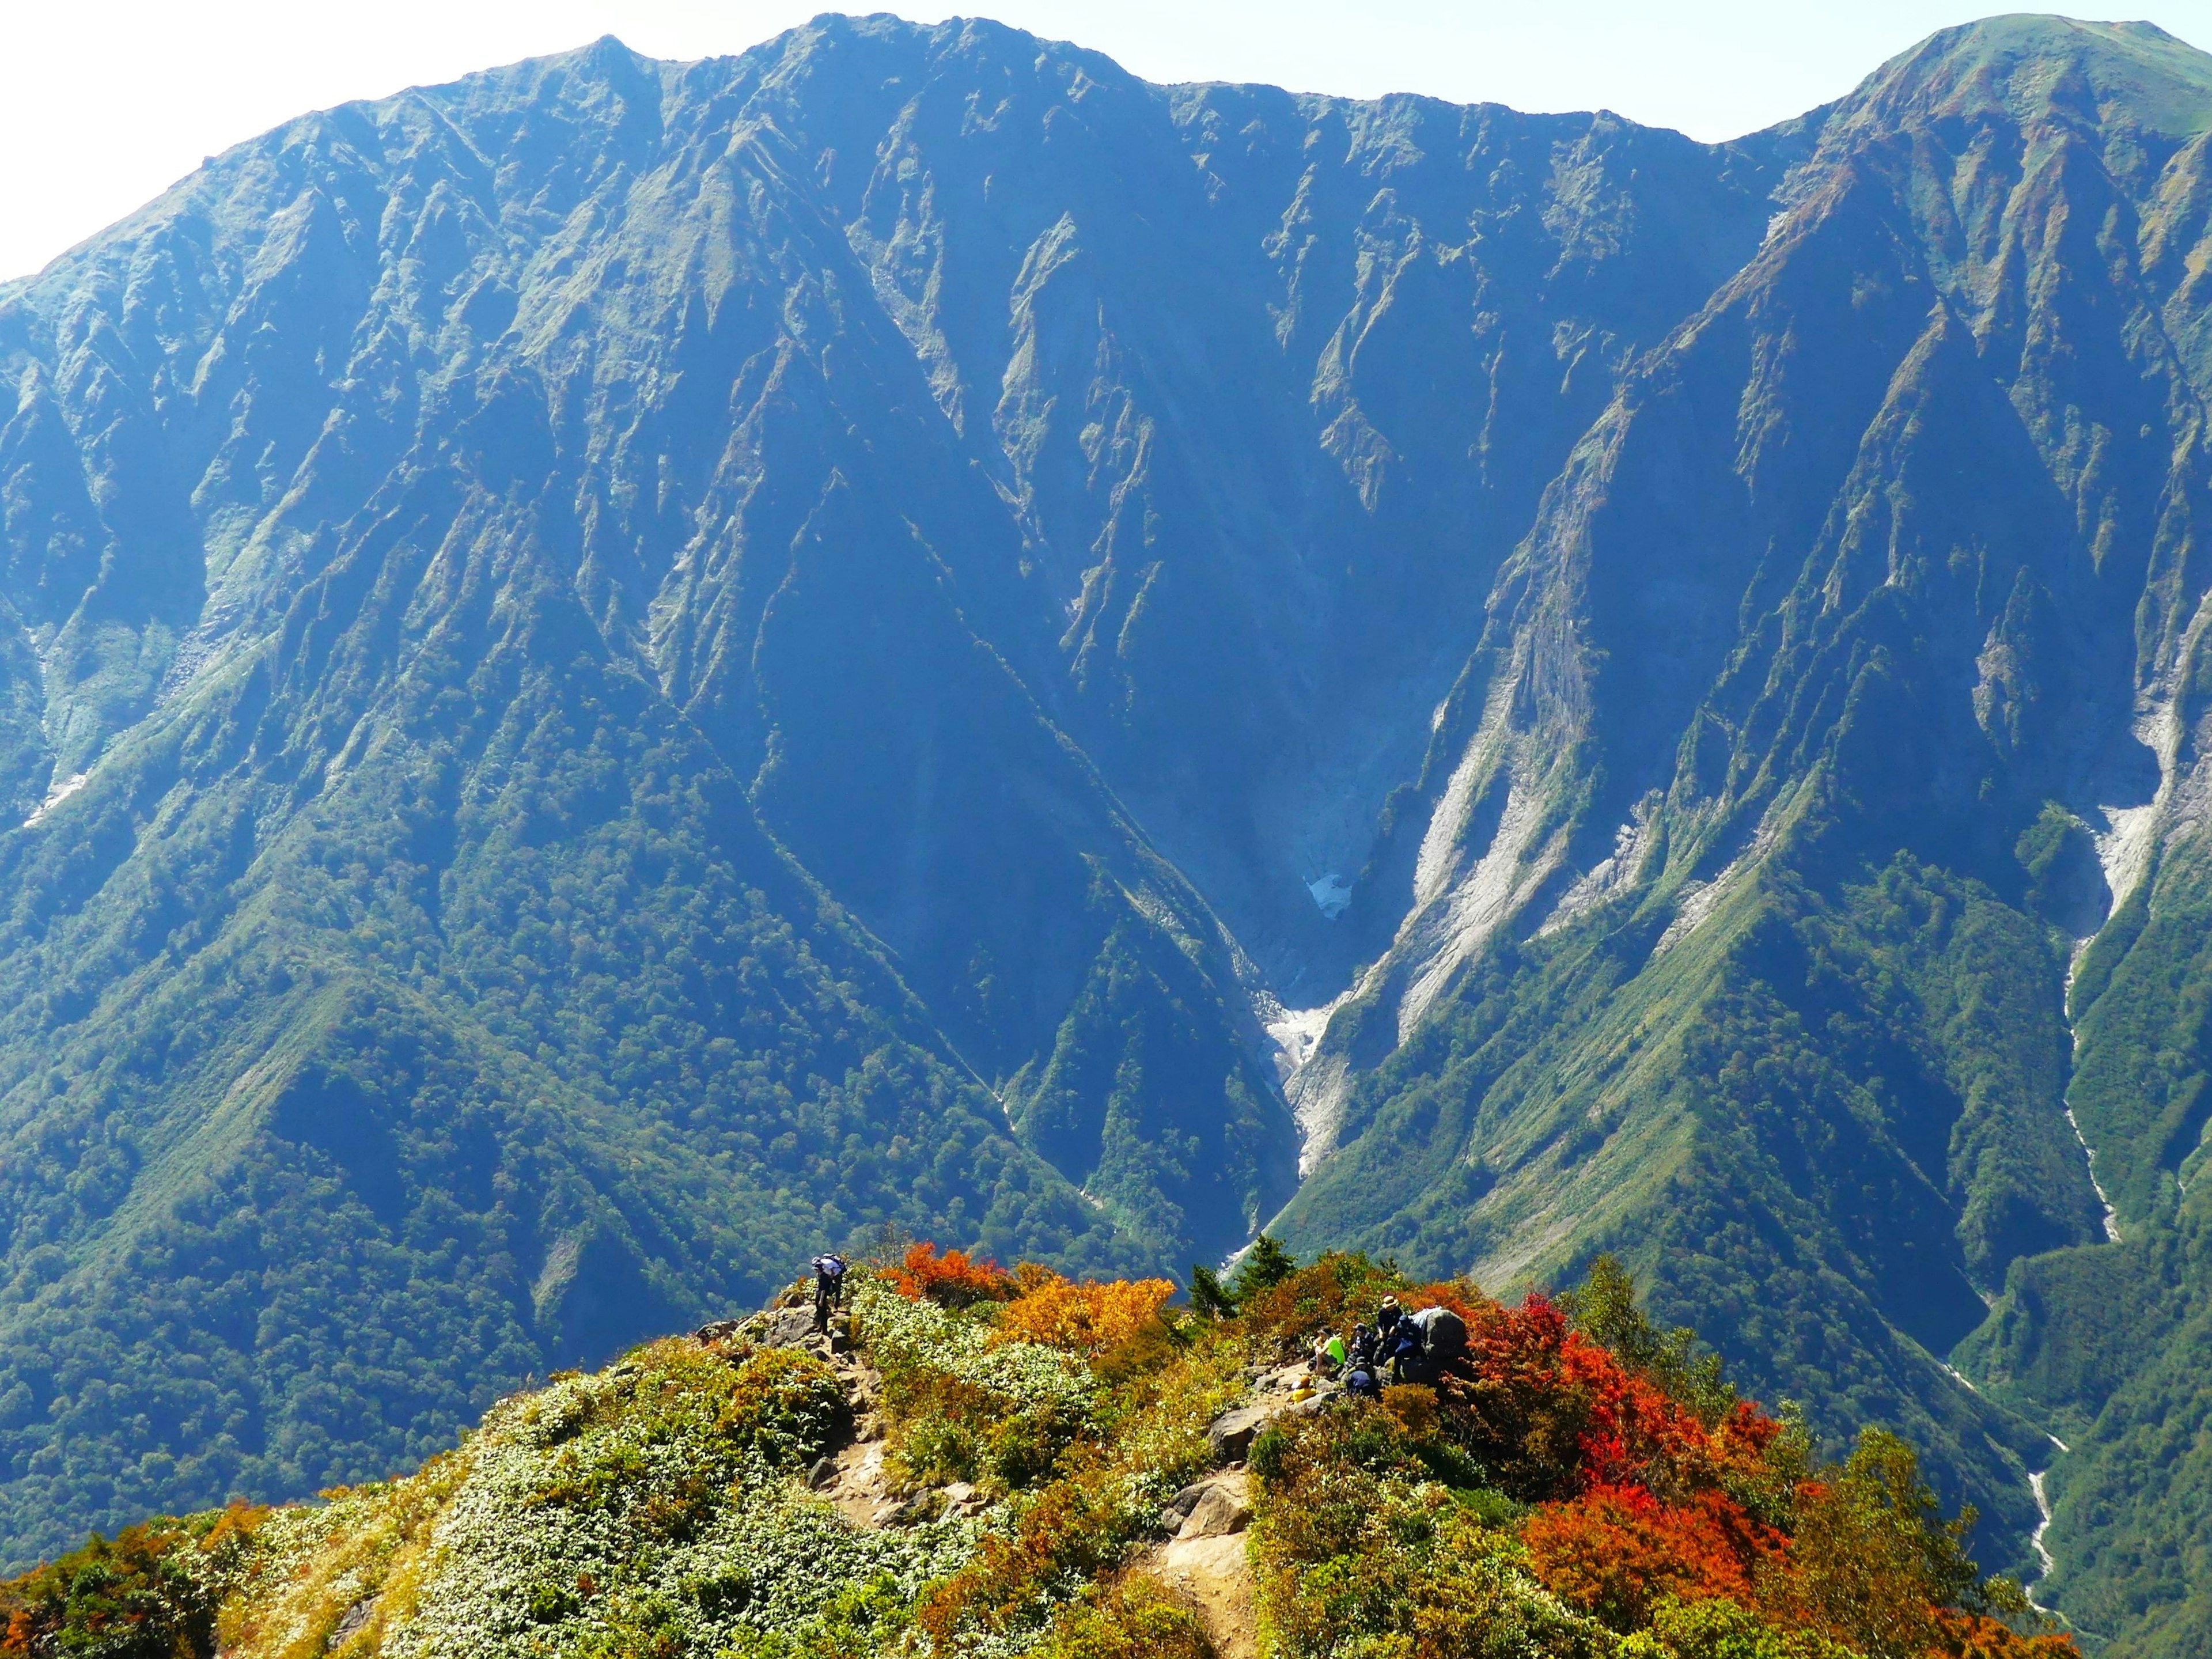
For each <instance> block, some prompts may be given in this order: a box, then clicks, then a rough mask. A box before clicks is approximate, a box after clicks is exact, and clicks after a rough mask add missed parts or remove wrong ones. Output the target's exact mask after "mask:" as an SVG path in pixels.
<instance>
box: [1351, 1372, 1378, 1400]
mask: <svg viewBox="0 0 2212 1659" xmlns="http://www.w3.org/2000/svg"><path fill="white" fill-rule="evenodd" d="M1344 1391H1345V1392H1346V1394H1348V1395H1351V1396H1352V1398H1353V1399H1354V1400H1380V1399H1381V1398H1382V1397H1383V1384H1382V1383H1380V1382H1379V1381H1378V1380H1377V1379H1376V1375H1375V1372H1374V1370H1373V1368H1372V1367H1370V1366H1367V1365H1360V1364H1355V1365H1353V1366H1352V1369H1351V1370H1348V1371H1346V1373H1345V1374H1344Z"/></svg>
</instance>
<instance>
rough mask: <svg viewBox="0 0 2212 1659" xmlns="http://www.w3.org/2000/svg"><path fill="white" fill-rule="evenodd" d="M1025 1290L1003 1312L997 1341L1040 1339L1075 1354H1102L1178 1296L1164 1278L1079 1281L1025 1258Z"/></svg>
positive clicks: (1023, 1276) (1134, 1331)
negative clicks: (1170, 1298) (1099, 1282)
mask: <svg viewBox="0 0 2212 1659" xmlns="http://www.w3.org/2000/svg"><path fill="white" fill-rule="evenodd" d="M1020 1273H1021V1280H1022V1285H1023V1287H1024V1288H1023V1291H1022V1294H1021V1295H1020V1296H1018V1297H1016V1298H1015V1299H1014V1300H1013V1301H1012V1302H1009V1303H1008V1304H1006V1308H1005V1310H1004V1311H1002V1312H1001V1313H1000V1316H999V1328H998V1331H997V1334H995V1335H994V1337H993V1338H992V1340H993V1341H994V1342H1039V1343H1042V1344H1043V1345H1044V1346H1047V1347H1052V1348H1061V1349H1066V1350H1067V1351H1068V1352H1073V1353H1098V1352H1103V1350H1105V1349H1108V1348H1111V1347H1115V1346H1118V1345H1120V1344H1121V1343H1123V1342H1127V1340H1129V1339H1130V1338H1131V1337H1133V1336H1134V1335H1136V1334H1137V1333H1138V1332H1139V1331H1141V1330H1143V1329H1144V1328H1146V1326H1147V1325H1149V1324H1151V1323H1152V1321H1154V1320H1155V1319H1157V1318H1158V1317H1159V1312H1160V1310H1161V1308H1163V1307H1164V1306H1165V1305H1166V1303H1167V1299H1168V1298H1169V1297H1171V1296H1173V1295H1174V1294H1175V1286H1174V1285H1170V1283H1168V1281H1167V1280H1166V1279H1112V1280H1109V1281H1108V1282H1107V1283H1105V1284H1082V1285H1079V1284H1076V1283H1075V1282H1074V1281H1073V1280H1071V1279H1062V1278H1061V1277H1060V1275H1059V1274H1058V1273H1051V1272H1048V1270H1046V1269H1044V1268H1041V1267H1036V1265H1035V1264H1034V1263H1030V1262H1024V1263H1023V1265H1022V1267H1021V1269H1020Z"/></svg>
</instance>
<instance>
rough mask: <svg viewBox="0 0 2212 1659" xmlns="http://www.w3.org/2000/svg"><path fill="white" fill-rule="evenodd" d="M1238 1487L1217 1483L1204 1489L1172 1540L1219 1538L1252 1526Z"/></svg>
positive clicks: (1249, 1506) (1240, 1487) (1237, 1484)
mask: <svg viewBox="0 0 2212 1659" xmlns="http://www.w3.org/2000/svg"><path fill="white" fill-rule="evenodd" d="M1242 1486H1243V1483H1242V1482H1233V1483H1232V1482H1231V1481H1227V1480H1217V1481H1215V1482H1214V1483H1213V1484H1212V1486H1207V1487H1206V1490H1205V1491H1204V1492H1202V1493H1200V1497H1199V1499H1198V1502H1197V1503H1195V1504H1193V1505H1192V1506H1191V1510H1190V1515H1189V1516H1188V1518H1187V1519H1186V1520H1185V1521H1184V1522H1183V1523H1182V1526H1181V1527H1180V1528H1177V1530H1176V1537H1177V1538H1220V1537H1224V1536H1226V1535H1227V1534H1230V1533H1232V1532H1242V1531H1243V1530H1244V1528H1246V1527H1248V1526H1249V1525H1250V1524H1251V1523H1252V1505H1251V1504H1249V1503H1248V1502H1247V1501H1246V1499H1245V1497H1244V1493H1243V1490H1242Z"/></svg>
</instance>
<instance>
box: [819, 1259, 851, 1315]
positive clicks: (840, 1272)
mask: <svg viewBox="0 0 2212 1659" xmlns="http://www.w3.org/2000/svg"><path fill="white" fill-rule="evenodd" d="M844 1291H845V1258H844V1257H843V1256H842V1255H835V1254H830V1255H817V1256H816V1257H815V1258H814V1328H815V1329H816V1330H817V1331H826V1330H828V1329H829V1316H830V1315H831V1314H832V1313H834V1312H836V1308H837V1302H838V1298H839V1297H842V1295H843V1294H844Z"/></svg>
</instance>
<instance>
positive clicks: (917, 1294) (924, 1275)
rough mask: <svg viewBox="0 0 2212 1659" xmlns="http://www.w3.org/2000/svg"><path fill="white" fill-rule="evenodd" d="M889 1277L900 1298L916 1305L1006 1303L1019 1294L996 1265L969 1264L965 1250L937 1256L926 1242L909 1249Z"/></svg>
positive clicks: (1017, 1285) (1016, 1285) (1011, 1278)
mask: <svg viewBox="0 0 2212 1659" xmlns="http://www.w3.org/2000/svg"><path fill="white" fill-rule="evenodd" d="M888 1276H889V1278H890V1281H891V1283H892V1285H895V1286H896V1288H897V1290H898V1292H899V1294H900V1295H901V1296H903V1297H908V1298H910V1299H912V1300H914V1301H916V1302H919V1301H921V1300H922V1299H923V1298H924V1297H927V1299H928V1300H930V1301H932V1302H934V1303H937V1304H939V1305H940V1306H943V1307H947V1308H965V1307H969V1306H971V1305H973V1304H975V1303H978V1302H1008V1301H1012V1299H1013V1298H1014V1297H1016V1296H1018V1295H1019V1294H1020V1293H1021V1285H1020V1283H1019V1282H1018V1280H1017V1279H1015V1277H1014V1276H1013V1274H1012V1273H1008V1272H1007V1271H1006V1269H1005V1268H1003V1267H1000V1265H999V1264H998V1263H997V1262H995V1261H969V1259H968V1253H967V1252H966V1251H965V1250H947V1251H945V1253H944V1254H943V1255H939V1254H938V1251H937V1246H936V1245H935V1244H933V1243H927V1242H924V1243H920V1244H916V1245H915V1246H913V1247H912V1248H911V1249H908V1251H907V1253H906V1260H905V1261H903V1262H902V1263H901V1264H900V1265H899V1266H897V1267H893V1268H892V1269H891V1270H890V1274H889V1275H888Z"/></svg>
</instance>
